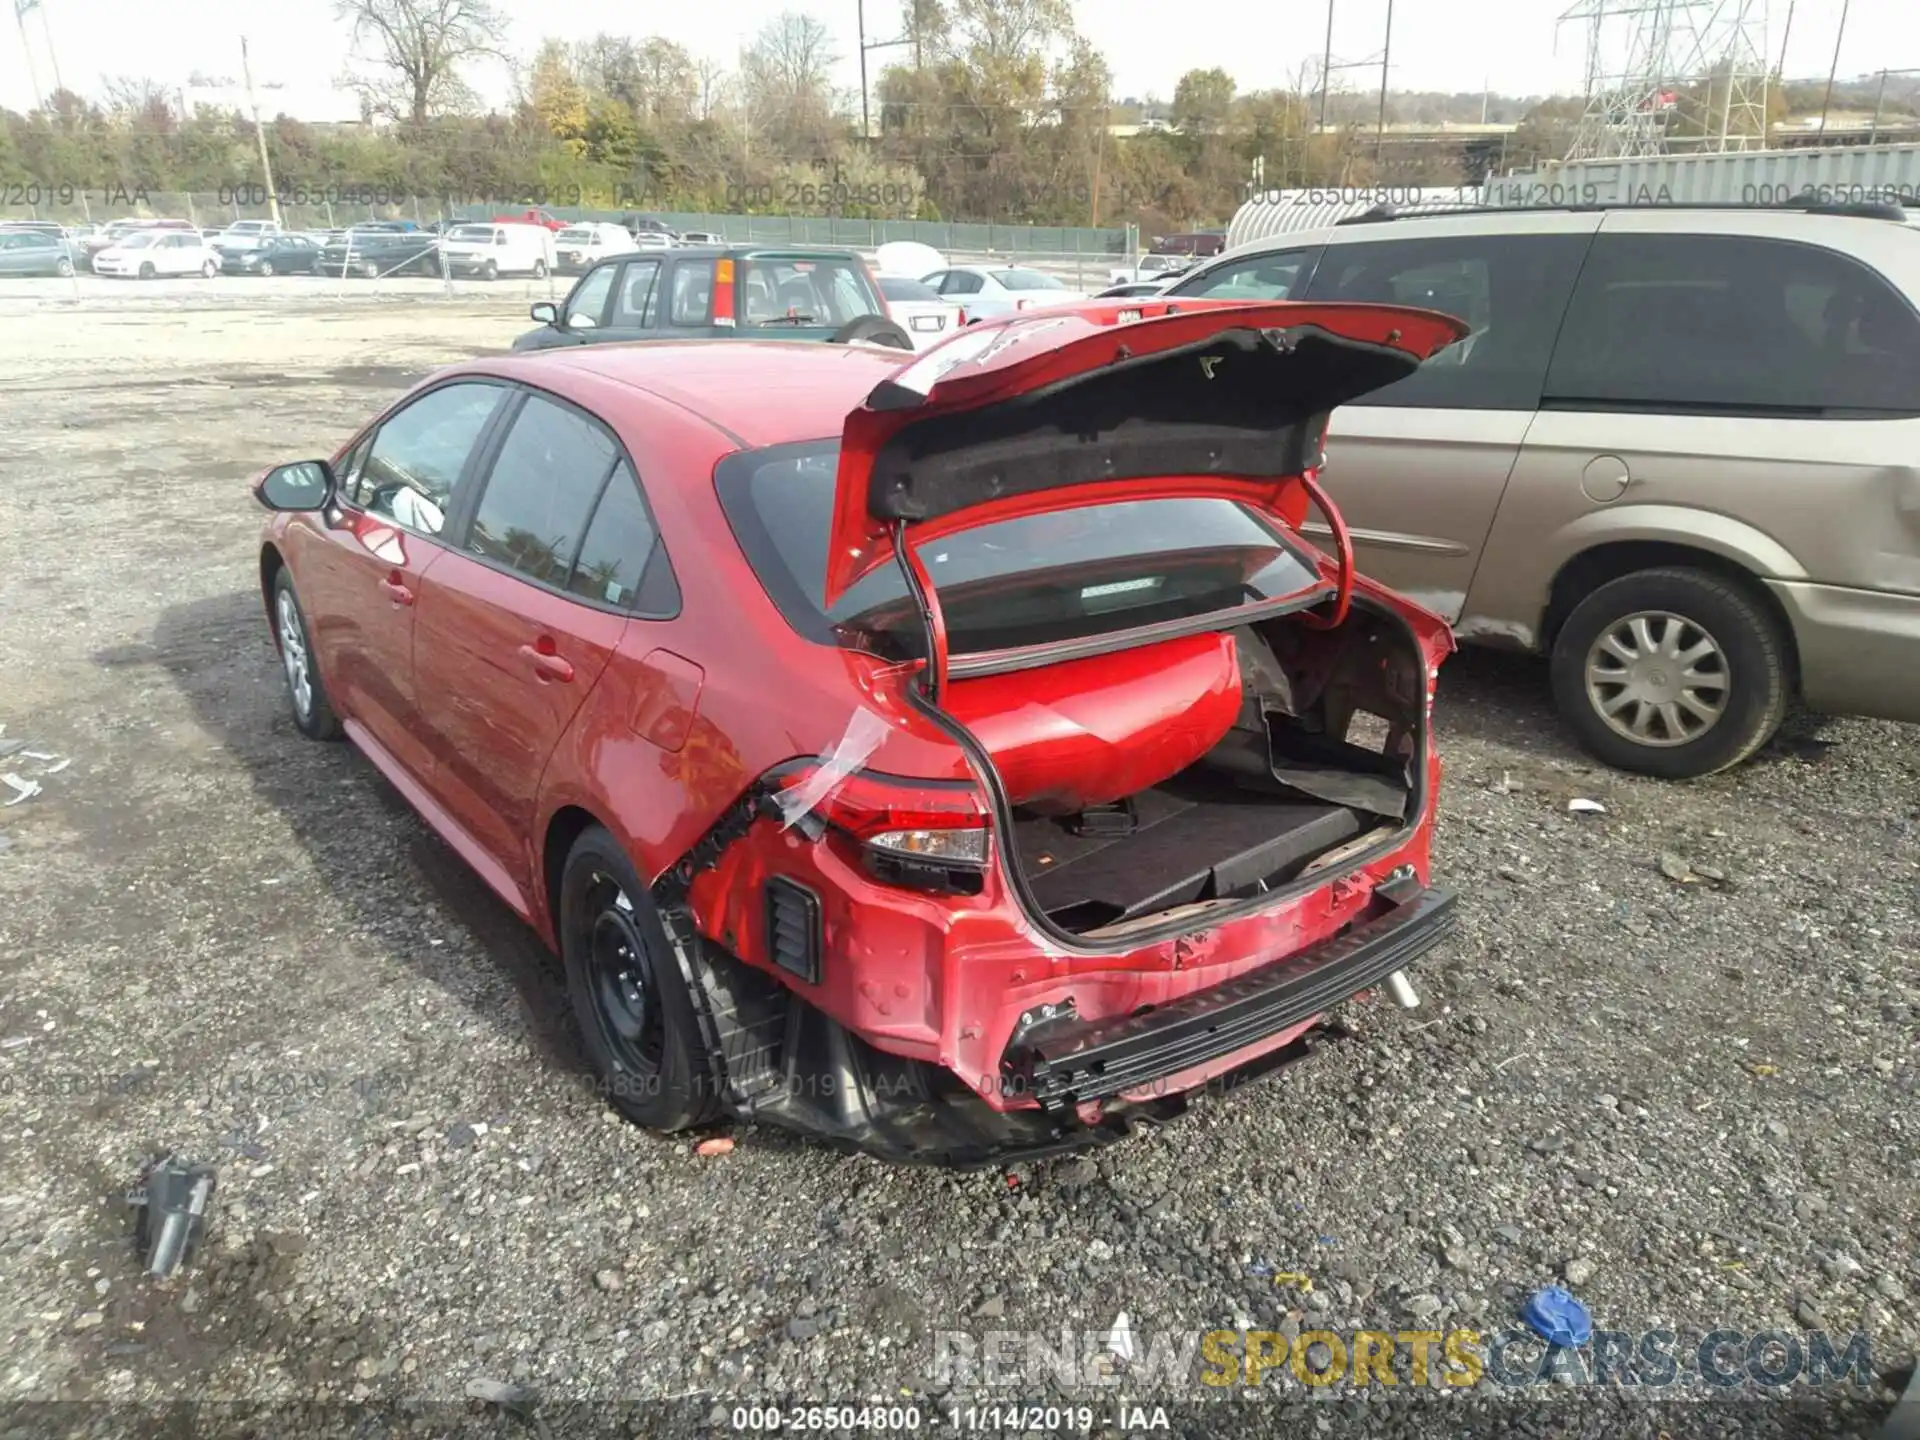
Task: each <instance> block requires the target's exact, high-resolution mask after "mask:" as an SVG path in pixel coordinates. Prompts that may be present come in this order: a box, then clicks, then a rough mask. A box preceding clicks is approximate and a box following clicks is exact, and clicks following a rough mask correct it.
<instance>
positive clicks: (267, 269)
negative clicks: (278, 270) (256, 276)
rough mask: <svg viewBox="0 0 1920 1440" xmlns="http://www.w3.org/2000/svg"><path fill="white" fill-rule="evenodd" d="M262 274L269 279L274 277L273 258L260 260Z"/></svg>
mask: <svg viewBox="0 0 1920 1440" xmlns="http://www.w3.org/2000/svg"><path fill="white" fill-rule="evenodd" d="M260 274H261V275H262V276H263V277H264V278H266V279H268V280H271V279H272V278H273V262H272V261H271V260H262V261H261V262H260Z"/></svg>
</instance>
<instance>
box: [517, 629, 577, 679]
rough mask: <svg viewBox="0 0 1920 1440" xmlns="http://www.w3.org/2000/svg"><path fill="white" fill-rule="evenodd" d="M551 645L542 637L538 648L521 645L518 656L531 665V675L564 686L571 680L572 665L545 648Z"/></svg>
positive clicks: (550, 642)
mask: <svg viewBox="0 0 1920 1440" xmlns="http://www.w3.org/2000/svg"><path fill="white" fill-rule="evenodd" d="M552 643H553V642H552V641H551V640H546V639H545V638H544V637H542V643H541V644H540V645H539V646H534V645H522V646H521V647H520V654H521V656H522V657H523V658H524V659H526V660H527V661H529V662H530V663H531V664H532V666H533V673H534V674H536V675H538V676H539V677H540V678H541V679H542V680H557V681H559V682H560V683H561V684H562V685H565V684H566V683H567V682H568V681H570V680H572V679H573V664H572V662H571V661H569V660H568V659H567V658H566V657H565V656H564V655H556V654H554V652H553V651H552V650H551V649H548V648H546V647H548V646H551V645H552Z"/></svg>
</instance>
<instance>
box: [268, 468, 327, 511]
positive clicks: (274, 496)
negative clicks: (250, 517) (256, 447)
mask: <svg viewBox="0 0 1920 1440" xmlns="http://www.w3.org/2000/svg"><path fill="white" fill-rule="evenodd" d="M253 493H254V498H256V499H257V500H259V502H260V503H261V504H262V505H264V506H266V507H267V509H269V510H321V509H324V508H325V507H326V505H327V502H328V501H329V500H331V499H332V498H333V467H332V466H330V465H328V464H327V462H326V461H324V460H297V461H295V462H294V463H293V464H291V465H276V466H274V467H273V469H271V470H269V471H268V472H267V473H266V474H265V475H263V476H261V477H260V481H259V483H258V484H257V485H255V486H254V487H253Z"/></svg>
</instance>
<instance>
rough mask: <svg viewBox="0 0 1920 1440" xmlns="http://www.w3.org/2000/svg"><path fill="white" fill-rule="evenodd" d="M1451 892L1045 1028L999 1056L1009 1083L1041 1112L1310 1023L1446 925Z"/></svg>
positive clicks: (1418, 895) (1423, 895) (1432, 893)
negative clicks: (1264, 962)
mask: <svg viewBox="0 0 1920 1440" xmlns="http://www.w3.org/2000/svg"><path fill="white" fill-rule="evenodd" d="M1454 905H1455V896H1454V894H1453V892H1452V891H1450V890H1438V889H1433V890H1420V891H1416V892H1415V893H1414V894H1413V895H1412V896H1411V897H1409V898H1408V899H1407V900H1405V901H1403V902H1402V903H1400V904H1398V905H1395V906H1394V907H1393V908H1392V909H1391V910H1389V911H1387V912H1386V913H1385V914H1383V915H1379V916H1377V917H1375V918H1373V919H1371V920H1365V921H1362V922H1360V923H1359V924H1357V925H1355V926H1353V927H1352V928H1351V929H1349V930H1347V931H1346V932H1345V933H1344V934H1342V935H1339V936H1336V937H1335V938H1333V939H1331V940H1328V941H1324V942H1323V943H1321V944H1319V945H1316V946H1314V947H1313V948H1312V949H1310V950H1306V951H1302V952H1301V953H1299V954H1297V955H1294V956H1291V957H1289V958H1288V959H1286V960H1284V961H1281V962H1280V963H1278V964H1275V965H1269V966H1266V967H1264V968H1262V969H1259V970H1252V971H1249V972H1248V973H1246V974H1245V975H1242V976H1240V977H1239V978H1238V979H1235V980H1229V981H1228V982H1227V983H1225V984H1224V985H1219V986H1216V987H1214V988H1213V989H1211V990H1202V991H1199V992H1198V993H1196V994H1193V995H1188V996H1186V997H1185V998H1183V999H1180V1000H1176V1001H1174V1002H1172V1003H1171V1004H1168V1005H1162V1006H1160V1007H1158V1008H1157V1009H1154V1010H1149V1011H1147V1012H1146V1013H1144V1014H1140V1015H1129V1016H1122V1017H1119V1018H1116V1019H1109V1020H1093V1021H1069V1022H1066V1023H1063V1024H1057V1025H1048V1026H1046V1027H1045V1029H1044V1031H1043V1032H1042V1033H1039V1034H1036V1035H1033V1036H1031V1037H1029V1038H1027V1039H1025V1040H1024V1041H1023V1042H1021V1043H1020V1044H1019V1045H1017V1046H1016V1047H1015V1048H1014V1049H1012V1050H1010V1051H1009V1053H1008V1055H1007V1065H1006V1070H1007V1083H1008V1085H1009V1086H1013V1087H1018V1088H1021V1089H1024V1090H1025V1091H1026V1093H1028V1094H1030V1095H1032V1096H1033V1098H1034V1099H1036V1100H1037V1101H1039V1103H1040V1106H1041V1108H1042V1109H1043V1110H1046V1111H1057V1110H1061V1109H1065V1108H1067V1107H1070V1106H1074V1105H1078V1104H1080V1103H1082V1102H1084V1101H1088V1100H1104V1099H1108V1098H1110V1097H1112V1096H1115V1095H1119V1094H1122V1093H1123V1092H1125V1091H1128V1090H1133V1089H1136V1088H1138V1087H1140V1086H1143V1085H1150V1084H1152V1083H1153V1082H1154V1081H1155V1080H1160V1079H1165V1078H1166V1077H1168V1076H1170V1075H1178V1074H1180V1073H1181V1072H1182V1071H1185V1070H1190V1069H1192V1068H1193V1067H1194V1066H1196V1065H1204V1064H1206V1063H1207V1062H1208V1061H1210V1060H1217V1059H1219V1058H1220V1057H1221V1056H1223V1055H1231V1054H1232V1053H1233V1052H1234V1051H1236V1050H1241V1049H1244V1048H1245V1047H1246V1046H1249V1045H1254V1044H1257V1043H1259V1041H1261V1040H1262V1039H1264V1038H1266V1037H1267V1036H1269V1035H1277V1034H1279V1033H1280V1032H1281V1031H1283V1030H1287V1029H1290V1028H1291V1027H1293V1026H1295V1025H1298V1024H1300V1023H1301V1022H1302V1021H1305V1020H1310V1019H1312V1018H1313V1017H1314V1016H1316V1015H1318V1014H1321V1013H1322V1012H1323V1011H1326V1010H1328V1009H1331V1008H1332V1007H1333V1006H1334V1005H1337V1004H1338V1003H1339V1002H1340V1001H1342V1000H1345V999H1346V998H1347V997H1348V996H1350V995H1353V994H1355V993H1356V992H1358V991H1361V990H1365V989H1368V988H1370V987H1372V986H1374V985H1377V984H1379V983H1380V982H1381V981H1383V980H1384V979H1385V978H1386V977H1387V976H1389V975H1391V974H1392V973H1393V972H1394V971H1396V970H1399V969H1401V968H1402V967H1403V966H1405V965H1407V964H1409V963H1410V962H1412V961H1413V960H1415V959H1417V958H1418V957H1419V956H1421V955H1424V954H1425V953H1426V952H1427V951H1428V950H1431V949H1432V948H1433V947H1434V946H1435V945H1436V944H1438V943H1439V941H1440V940H1441V939H1442V938H1444V937H1445V936H1446V934H1447V933H1448V932H1449V931H1450V930H1451V929H1452V928H1453V923H1454V919H1455V914H1454Z"/></svg>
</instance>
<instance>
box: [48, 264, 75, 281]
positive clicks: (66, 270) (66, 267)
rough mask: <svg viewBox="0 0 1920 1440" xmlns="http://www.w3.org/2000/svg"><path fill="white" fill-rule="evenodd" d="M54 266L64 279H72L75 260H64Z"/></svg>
mask: <svg viewBox="0 0 1920 1440" xmlns="http://www.w3.org/2000/svg"><path fill="white" fill-rule="evenodd" d="M53 268H54V270H55V271H56V272H57V273H58V274H59V276H60V278H61V279H62V280H71V279H72V278H73V261H71V260H62V261H61V262H60V263H59V264H57V265H55V266H54V267H53Z"/></svg>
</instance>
